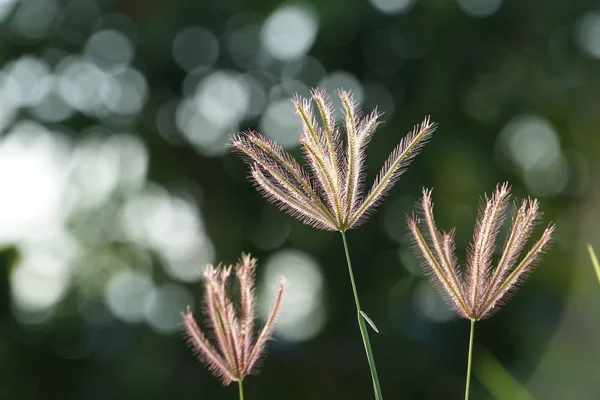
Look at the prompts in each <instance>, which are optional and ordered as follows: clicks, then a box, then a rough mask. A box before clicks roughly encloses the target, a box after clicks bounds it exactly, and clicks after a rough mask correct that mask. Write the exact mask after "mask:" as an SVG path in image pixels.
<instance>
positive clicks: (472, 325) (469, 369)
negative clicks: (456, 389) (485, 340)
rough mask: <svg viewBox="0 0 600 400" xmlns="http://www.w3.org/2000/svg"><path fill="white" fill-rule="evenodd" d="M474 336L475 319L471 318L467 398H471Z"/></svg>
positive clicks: (467, 399) (466, 399)
mask: <svg viewBox="0 0 600 400" xmlns="http://www.w3.org/2000/svg"><path fill="white" fill-rule="evenodd" d="M473 336H475V321H474V320H471V334H470V335H469V358H468V361H467V384H466V387H465V400H469V391H470V390H471V360H472V359H473Z"/></svg>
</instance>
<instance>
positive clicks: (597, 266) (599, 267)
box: [588, 244, 600, 282]
mask: <svg viewBox="0 0 600 400" xmlns="http://www.w3.org/2000/svg"><path fill="white" fill-rule="evenodd" d="M588 251H589V252H590V258H591V259H592V264H593V265H594V269H595V270H596V276H597V277H598V282H600V263H598V258H597V257H596V253H595V252H594V248H593V247H592V245H591V244H588Z"/></svg>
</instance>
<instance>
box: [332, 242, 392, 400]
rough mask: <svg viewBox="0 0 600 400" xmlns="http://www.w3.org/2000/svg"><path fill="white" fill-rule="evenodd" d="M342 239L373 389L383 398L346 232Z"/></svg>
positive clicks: (380, 399) (377, 397)
mask: <svg viewBox="0 0 600 400" xmlns="http://www.w3.org/2000/svg"><path fill="white" fill-rule="evenodd" d="M340 233H341V234H342V239H343V240H344V251H345V252H346V261H347V263H348V273H349V274H350V282H351V283H352V293H353V294H354V302H355V303H356V315H357V317H358V327H359V328H360V334H361V336H362V340H363V344H364V345H365V352H366V353H367V360H368V361H369V368H370V369H371V379H372V380H373V391H374V392H375V399H376V400H383V395H382V394H381V386H380V385H379V377H378V375H377V368H376V367H375V358H374V357H373V350H371V342H370V341H369V332H368V331H367V325H366V324H365V319H364V318H363V316H362V315H361V311H362V310H361V308H360V301H359V300H358V293H357V291H356V282H355V281H354V272H352V262H351V261H350V252H349V251H348V242H347V241H346V234H345V233H344V232H343V231H341V232H340Z"/></svg>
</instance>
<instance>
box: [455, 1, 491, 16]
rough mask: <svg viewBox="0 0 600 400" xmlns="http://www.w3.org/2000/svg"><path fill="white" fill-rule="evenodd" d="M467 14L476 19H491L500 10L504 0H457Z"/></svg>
mask: <svg viewBox="0 0 600 400" xmlns="http://www.w3.org/2000/svg"><path fill="white" fill-rule="evenodd" d="M457 2H458V5H459V6H460V8H461V9H462V10H463V11H464V12H465V14H467V15H469V16H471V17H476V18H482V17H489V16H490V15H492V14H493V13H495V12H496V10H498V8H500V6H501V5H502V0H457Z"/></svg>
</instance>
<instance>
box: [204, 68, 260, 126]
mask: <svg viewBox="0 0 600 400" xmlns="http://www.w3.org/2000/svg"><path fill="white" fill-rule="evenodd" d="M195 102H196V107H197V109H198V112H199V113H201V114H202V115H203V116H204V117H205V118H206V119H208V120H209V121H211V123H212V124H214V125H215V126H216V127H220V128H224V127H229V126H232V125H236V124H237V123H239V122H240V121H241V120H242V119H243V118H244V117H245V116H246V113H247V112H248V107H249V105H250V104H249V103H250V90H249V88H248V86H247V84H246V81H245V79H243V77H241V76H240V75H239V74H237V73H234V72H229V71H218V72H214V73H212V74H210V75H208V76H207V77H206V78H205V79H203V80H202V81H201V82H200V83H199V84H198V87H197V89H196V95H195Z"/></svg>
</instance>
